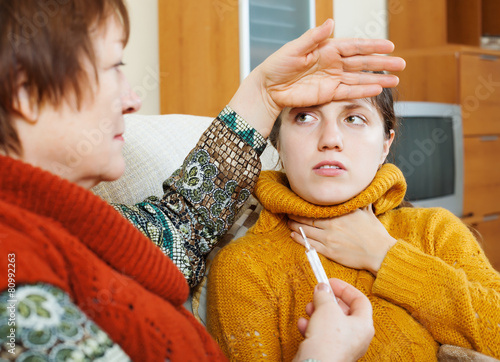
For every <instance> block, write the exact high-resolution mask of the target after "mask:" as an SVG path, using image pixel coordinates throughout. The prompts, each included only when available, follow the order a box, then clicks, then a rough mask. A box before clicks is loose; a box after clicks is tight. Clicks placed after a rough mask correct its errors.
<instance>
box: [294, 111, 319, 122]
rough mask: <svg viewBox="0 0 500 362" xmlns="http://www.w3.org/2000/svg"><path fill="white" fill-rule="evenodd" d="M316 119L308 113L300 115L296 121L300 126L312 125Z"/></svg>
mask: <svg viewBox="0 0 500 362" xmlns="http://www.w3.org/2000/svg"><path fill="white" fill-rule="evenodd" d="M314 120H315V118H314V117H313V116H311V115H310V114H308V113H299V114H297V115H296V116H295V121H296V122H297V123H299V124H304V123H311V122H312V121H314Z"/></svg>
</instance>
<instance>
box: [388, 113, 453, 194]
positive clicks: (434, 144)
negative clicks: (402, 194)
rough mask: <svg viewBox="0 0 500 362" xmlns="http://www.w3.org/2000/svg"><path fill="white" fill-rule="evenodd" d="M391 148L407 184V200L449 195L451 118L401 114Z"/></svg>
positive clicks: (450, 180)
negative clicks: (401, 118)
mask: <svg viewBox="0 0 500 362" xmlns="http://www.w3.org/2000/svg"><path fill="white" fill-rule="evenodd" d="M400 124H401V126H400V128H399V132H398V136H397V139H396V141H395V142H394V144H393V145H392V147H391V153H392V154H393V155H392V157H393V159H394V161H393V162H394V163H395V164H396V165H397V166H398V167H399V168H400V169H401V171H402V172H403V174H404V175H405V178H406V181H407V183H408V189H407V193H406V195H407V198H408V200H410V201H416V200H425V199H430V198H436V197H441V196H445V195H452V194H453V193H454V192H455V157H454V145H453V122H452V118H451V117H449V118H442V117H404V119H403V120H402V121H401V123H400Z"/></svg>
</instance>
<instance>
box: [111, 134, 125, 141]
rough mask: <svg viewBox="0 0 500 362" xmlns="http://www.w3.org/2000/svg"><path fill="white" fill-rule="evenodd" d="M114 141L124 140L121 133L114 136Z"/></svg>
mask: <svg viewBox="0 0 500 362" xmlns="http://www.w3.org/2000/svg"><path fill="white" fill-rule="evenodd" d="M114 139H115V140H118V141H125V139H124V138H123V133H120V134H117V135H115V137H114Z"/></svg>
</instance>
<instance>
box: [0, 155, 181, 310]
mask: <svg viewBox="0 0 500 362" xmlns="http://www.w3.org/2000/svg"><path fill="white" fill-rule="evenodd" d="M0 169H1V170H2V176H1V177H0V203H1V202H4V203H7V204H9V205H15V206H18V207H20V208H22V209H25V210H27V211H29V212H31V213H34V214H37V215H39V216H42V217H46V218H48V219H52V220H55V221H56V222H58V223H60V225H61V226H62V227H63V228H64V229H66V231H67V232H69V233H70V234H71V235H73V236H75V237H76V238H77V239H78V240H80V241H81V242H82V243H83V244H85V245H86V247H88V248H89V249H90V250H92V251H93V252H94V253H95V254H96V255H97V256H98V257H99V258H100V259H101V260H103V261H105V262H106V263H107V264H108V265H110V266H112V267H113V268H114V269H115V270H117V271H119V272H121V273H123V274H125V275H128V276H129V277H131V278H133V279H136V280H137V281H138V282H139V283H141V284H142V285H143V286H144V287H145V288H147V289H149V290H150V291H152V292H154V293H155V294H157V295H160V296H162V297H164V298H165V299H168V300H170V301H171V302H172V303H174V304H178V305H180V304H182V303H183V302H184V301H185V300H186V298H187V295H188V292H189V290H188V286H187V283H186V281H185V279H184V277H183V276H182V274H181V273H180V272H179V271H178V269H177V267H176V266H175V265H174V264H173V263H172V261H171V260H170V259H168V258H167V257H165V255H163V253H162V252H161V251H160V249H158V248H157V247H156V246H155V245H154V244H153V243H152V242H150V241H149V240H148V239H147V238H146V237H145V236H144V235H142V234H141V233H140V232H139V231H138V230H137V229H136V228H135V227H134V226H133V225H132V224H130V223H129V222H128V221H126V220H125V219H124V218H123V217H122V216H121V215H120V214H119V213H118V212H117V211H116V210H115V209H114V208H113V207H111V206H110V205H109V204H108V203H106V202H105V201H103V200H102V199H100V198H99V197H98V196H96V195H94V194H93V193H92V192H90V191H89V190H86V189H84V188H82V187H80V186H78V185H77V184H74V183H72V182H69V181H67V180H65V179H62V178H60V177H58V176H55V175H53V174H52V173H50V172H47V171H45V170H42V169H40V168H37V167H34V166H32V165H29V164H26V163H24V162H22V161H19V160H15V159H13V158H11V157H6V156H1V155H0ZM153 270H154V271H155V272H154V273H153ZM151 275H169V277H165V278H151Z"/></svg>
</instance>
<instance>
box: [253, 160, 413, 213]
mask: <svg viewBox="0 0 500 362" xmlns="http://www.w3.org/2000/svg"><path fill="white" fill-rule="evenodd" d="M405 193H406V181H405V178H404V176H403V173H402V172H401V171H400V170H399V169H398V168H397V167H396V166H395V165H392V164H385V165H383V166H382V167H381V168H380V170H379V171H378V172H377V173H376V174H375V178H374V179H373V181H372V182H371V184H370V185H368V187H367V188H366V189H364V190H363V191H362V192H361V193H360V194H358V195H357V196H355V197H353V198H352V199H350V200H348V201H346V202H344V203H342V204H338V205H333V206H318V205H314V204H311V203H309V202H307V201H305V200H303V199H302V198H301V197H300V196H298V195H297V194H295V193H294V192H293V191H292V190H291V189H290V188H289V184H288V180H287V178H286V175H285V174H284V173H283V172H278V171H263V172H262V173H261V175H260V178H259V180H258V182H257V185H256V187H255V196H256V197H257V198H258V199H259V201H260V203H261V204H262V206H263V207H264V208H265V209H267V210H268V211H270V212H271V213H274V214H291V215H297V216H305V217H312V218H329V217H334V216H340V215H345V214H347V213H349V212H351V211H354V210H356V209H359V208H362V207H365V206H367V205H369V204H372V205H373V208H374V212H375V215H380V214H383V213H385V212H386V211H389V210H391V209H394V208H395V207H397V206H398V205H399V204H400V203H401V201H403V198H404V195H405Z"/></svg>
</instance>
